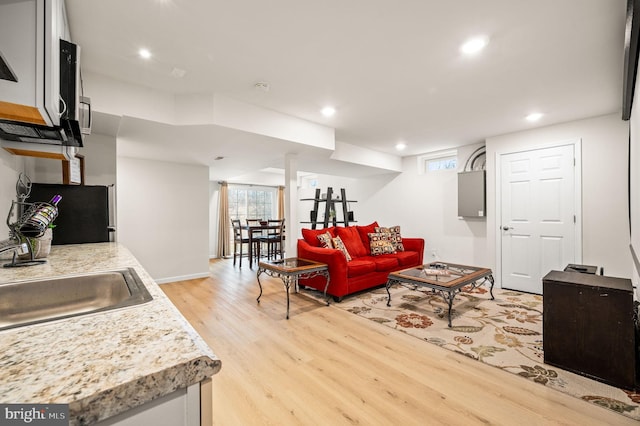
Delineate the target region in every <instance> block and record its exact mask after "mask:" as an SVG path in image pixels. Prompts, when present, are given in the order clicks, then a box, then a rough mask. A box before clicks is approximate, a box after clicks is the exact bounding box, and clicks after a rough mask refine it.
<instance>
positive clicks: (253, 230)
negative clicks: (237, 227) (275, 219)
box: [242, 223, 280, 269]
mask: <svg viewBox="0 0 640 426" xmlns="http://www.w3.org/2000/svg"><path fill="white" fill-rule="evenodd" d="M242 229H243V230H245V231H247V236H248V237H249V269H251V268H253V245H254V243H255V242H256V241H259V239H260V237H262V236H263V235H264V231H269V230H278V229H280V225H278V224H272V225H269V224H268V223H265V224H264V225H263V224H259V225H244V226H242ZM257 247H258V253H257V254H256V256H257V257H258V259H259V258H260V245H258V246H257Z"/></svg>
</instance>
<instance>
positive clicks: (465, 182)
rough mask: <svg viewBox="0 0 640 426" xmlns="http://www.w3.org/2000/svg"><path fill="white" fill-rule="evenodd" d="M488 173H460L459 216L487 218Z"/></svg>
mask: <svg viewBox="0 0 640 426" xmlns="http://www.w3.org/2000/svg"><path fill="white" fill-rule="evenodd" d="M486 186H487V184H486V172H485V171H484V170H477V171H473V172H462V173H458V216H460V217H486V215H487V211H486V207H487V203H486V192H487V191H486Z"/></svg>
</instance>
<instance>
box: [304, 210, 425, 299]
mask: <svg viewBox="0 0 640 426" xmlns="http://www.w3.org/2000/svg"><path fill="white" fill-rule="evenodd" d="M377 226H378V223H377V222H374V223H372V224H370V225H366V226H348V227H331V228H324V229H302V237H303V238H302V239H299V240H298V257H299V258H302V259H309V260H314V261H316V262H322V263H326V264H327V265H329V275H330V276H331V281H330V283H329V289H328V290H327V293H328V294H330V295H331V296H333V298H334V300H336V301H340V300H342V298H343V297H344V296H346V295H348V294H352V293H356V292H358V291H361V290H366V289H369V288H372V287H377V286H380V285H382V284H385V283H386V282H387V276H388V275H389V273H390V272H393V271H398V270H400V269H406V268H410V267H412V266H419V265H422V264H423V256H424V239H423V238H404V237H403V238H402V245H403V246H404V251H398V252H396V253H393V254H391V253H389V254H381V255H376V256H372V255H371V249H370V245H369V233H373V232H375V227H377ZM327 231H328V232H329V233H330V234H331V235H332V236H333V237H336V236H338V237H340V239H341V240H342V241H343V243H344V245H345V247H346V248H347V251H348V252H349V254H350V255H351V257H352V260H351V261H347V259H346V257H345V255H344V254H343V253H342V251H340V250H338V249H330V248H324V247H322V246H321V243H320V240H318V235H320V234H323V233H325V232H327ZM299 284H300V285H301V286H307V287H312V288H315V289H317V290H320V291H323V290H324V287H325V284H326V281H325V279H324V277H321V276H319V277H314V278H310V279H304V280H302V279H301V280H300V282H299Z"/></svg>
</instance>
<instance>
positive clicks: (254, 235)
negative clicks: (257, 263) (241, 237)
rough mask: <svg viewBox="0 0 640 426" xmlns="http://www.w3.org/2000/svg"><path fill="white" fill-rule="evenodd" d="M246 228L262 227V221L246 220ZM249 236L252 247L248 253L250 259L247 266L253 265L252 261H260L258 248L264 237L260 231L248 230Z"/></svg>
mask: <svg viewBox="0 0 640 426" xmlns="http://www.w3.org/2000/svg"><path fill="white" fill-rule="evenodd" d="M246 222H247V227H249V226H262V222H264V221H263V220H262V219H246ZM247 232H249V233H250V234H251V235H249V239H250V240H251V244H252V245H253V246H252V247H250V248H249V253H250V254H251V255H252V259H250V260H249V265H251V264H252V263H253V259H257V260H260V246H261V245H262V243H263V240H264V236H263V235H262V230H261V229H255V230H251V229H249V230H248V231H247Z"/></svg>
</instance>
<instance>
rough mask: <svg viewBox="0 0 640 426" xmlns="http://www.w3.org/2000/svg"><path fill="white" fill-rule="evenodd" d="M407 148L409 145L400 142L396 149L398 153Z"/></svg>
mask: <svg viewBox="0 0 640 426" xmlns="http://www.w3.org/2000/svg"><path fill="white" fill-rule="evenodd" d="M406 147H407V144H406V143H404V142H398V143H397V144H396V149H397V150H398V151H403V150H404V149H405V148H406Z"/></svg>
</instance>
